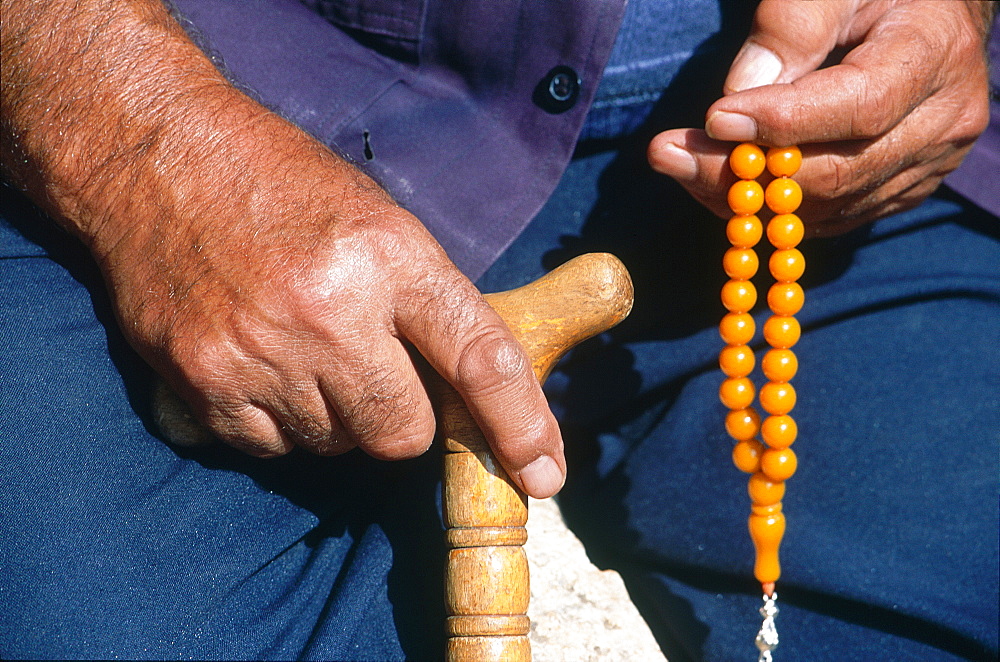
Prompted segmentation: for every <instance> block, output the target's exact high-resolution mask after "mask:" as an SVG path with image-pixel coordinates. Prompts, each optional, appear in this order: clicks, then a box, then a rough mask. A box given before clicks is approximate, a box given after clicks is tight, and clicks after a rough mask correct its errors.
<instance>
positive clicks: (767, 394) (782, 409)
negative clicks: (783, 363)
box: [751, 382, 795, 416]
mask: <svg viewBox="0 0 1000 662" xmlns="http://www.w3.org/2000/svg"><path fill="white" fill-rule="evenodd" d="M751 402H752V400H751ZM760 408H761V409H763V410H764V411H766V412H767V413H768V414H774V415H776V416H777V415H779V414H787V413H788V412H790V411H792V409H794V408H795V389H794V388H793V387H792V385H791V384H789V383H788V382H768V383H766V384H764V385H763V386H761V387H760Z"/></svg>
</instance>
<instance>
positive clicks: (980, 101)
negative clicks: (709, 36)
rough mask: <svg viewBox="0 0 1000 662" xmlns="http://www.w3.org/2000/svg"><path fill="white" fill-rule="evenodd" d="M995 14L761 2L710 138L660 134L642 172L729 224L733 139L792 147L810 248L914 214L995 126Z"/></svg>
mask: <svg viewBox="0 0 1000 662" xmlns="http://www.w3.org/2000/svg"><path fill="white" fill-rule="evenodd" d="M991 4H992V3H983V2H974V1H969V2H958V1H956V2H934V1H931V0H909V1H900V0H896V1H893V0H860V1H858V0H853V1H852V0H829V1H826V2H788V1H785V0H762V2H761V3H760V5H759V7H758V9H757V13H756V15H755V18H754V25H753V29H752V31H751V33H750V36H749V38H748V39H747V41H746V43H745V44H744V46H743V48H742V50H741V51H740V53H739V54H738V55H737V57H736V60H735V61H734V63H733V65H732V67H731V68H730V71H729V76H728V78H727V79H726V83H725V89H724V96H723V98H721V99H719V100H718V101H716V102H715V103H714V104H713V105H712V106H711V107H710V108H709V109H708V112H707V121H706V126H705V130H704V131H701V130H697V129H675V130H671V131H666V132H664V133H661V134H659V135H657V136H656V137H655V138H654V139H653V140H652V142H651V143H650V146H649V161H650V164H651V165H652V166H653V168H654V169H655V170H657V171H659V172H662V173H664V174H667V175H671V176H672V177H674V178H675V179H676V180H677V181H678V182H679V183H680V184H682V185H683V186H684V187H685V188H686V189H687V190H688V191H689V192H690V193H691V194H692V195H693V196H694V197H695V198H697V199H698V200H700V201H701V202H702V203H703V204H705V205H706V206H707V207H709V208H710V209H711V210H712V211H714V212H716V213H717V214H719V215H720V216H729V215H730V211H729V209H728V207H727V206H726V190H727V188H728V186H729V185H730V184H731V183H732V182H733V181H734V180H735V178H734V176H733V175H732V174H731V173H730V171H729V169H728V167H727V164H726V159H727V157H728V153H729V151H730V150H731V149H732V147H733V145H732V141H737V142H743V141H753V142H757V143H759V144H762V145H768V146H787V145H798V146H799V147H800V148H801V149H802V155H803V164H802V168H801V170H800V172H799V174H798V175H796V180H797V181H798V182H799V183H800V184H801V186H802V189H803V194H804V195H803V197H804V200H805V202H803V205H802V208H801V213H800V215H801V217H802V220H803V222H804V223H805V225H806V228H807V236H808V235H812V236H817V235H820V236H822V235H835V234H840V233H842V232H846V231H848V230H851V229H853V228H855V227H857V226H859V225H861V224H864V223H866V222H868V221H872V220H875V219H876V218H879V217H882V216H886V215H888V214H891V213H895V212H899V211H903V210H905V209H909V208H911V207H914V206H916V205H918V204H919V203H920V202H921V201H922V200H923V199H924V198H925V197H927V196H928V195H930V194H931V193H932V192H933V191H934V190H935V189H936V188H937V186H938V185H939V184H940V182H941V180H942V179H943V178H944V176H945V175H946V174H947V173H949V172H950V171H952V170H954V169H955V168H956V167H958V165H959V163H960V162H961V160H962V158H963V157H964V156H965V154H966V152H967V151H968V150H969V149H970V147H971V145H972V143H973V141H974V140H975V139H976V138H977V137H978V136H979V134H980V133H982V131H983V130H984V129H985V128H986V126H987V124H988V122H989V103H988V84H989V77H988V69H987V63H986V55H985V48H984V41H985V38H986V35H987V34H988V32H989V26H990V16H991V14H992V7H990V5H991ZM840 52H843V53H845V54H844V55H843V57H842V58H840V59H839V61H837V62H836V63H835V64H834V65H833V66H829V67H826V68H820V67H821V66H822V65H823V64H824V63H825V62H826V61H827V60H829V59H832V54H837V53H840Z"/></svg>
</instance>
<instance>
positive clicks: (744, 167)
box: [729, 143, 766, 179]
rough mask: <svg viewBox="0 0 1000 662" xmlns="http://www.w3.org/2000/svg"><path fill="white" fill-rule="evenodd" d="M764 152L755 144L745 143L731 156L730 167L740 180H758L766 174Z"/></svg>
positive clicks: (734, 150) (731, 153)
mask: <svg viewBox="0 0 1000 662" xmlns="http://www.w3.org/2000/svg"><path fill="white" fill-rule="evenodd" d="M765 161H766V159H765V157H764V151H763V150H762V149H761V148H760V147H757V145H754V144H753V143H743V144H742V145H737V146H736V147H735V148H733V151H732V152H730V154H729V167H730V168H732V170H733V173H734V174H735V175H736V176H737V177H739V178H740V179H757V178H758V177H760V176H761V174H762V173H763V172H764V167H765Z"/></svg>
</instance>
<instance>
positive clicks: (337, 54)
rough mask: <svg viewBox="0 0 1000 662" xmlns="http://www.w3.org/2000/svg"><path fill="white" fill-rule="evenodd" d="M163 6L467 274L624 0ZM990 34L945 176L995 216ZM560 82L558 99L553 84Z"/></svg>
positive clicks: (997, 114) (508, 228)
mask: <svg viewBox="0 0 1000 662" xmlns="http://www.w3.org/2000/svg"><path fill="white" fill-rule="evenodd" d="M175 4H176V5H177V7H178V8H179V9H180V11H181V12H182V13H183V14H184V15H185V16H186V17H187V18H188V19H190V21H191V22H192V23H193V24H194V25H195V26H197V30H198V31H200V32H201V34H202V36H203V41H205V42H207V44H203V45H207V46H208V48H209V49H211V50H214V51H216V52H217V53H218V54H220V55H221V56H222V59H223V61H224V63H225V65H226V67H227V69H228V70H229V73H230V74H231V75H232V77H233V78H235V79H236V80H237V81H239V82H241V83H243V84H245V85H246V86H248V87H249V88H251V90H252V92H253V93H254V94H255V95H256V96H257V97H258V98H259V99H260V100H261V101H262V102H263V103H265V104H266V105H268V106H269V107H271V108H272V109H274V110H275V111H277V112H279V113H280V114H282V115H283V116H285V117H286V118H288V119H289V120H291V121H293V122H295V123H296V124H298V125H299V126H301V127H303V128H304V129H306V130H307V131H309V132H310V133H312V134H313V135H314V136H315V137H316V138H318V139H319V140H321V141H322V142H324V143H326V144H327V145H329V146H331V147H332V148H333V149H334V150H335V151H337V152H338V153H340V154H342V155H344V156H346V157H347V158H349V159H351V160H352V161H354V162H355V163H356V164H357V165H358V166H359V167H361V168H362V169H363V170H364V171H366V172H367V173H368V174H370V175H371V176H372V177H374V178H375V179H376V180H377V181H378V182H379V183H380V184H382V185H383V186H384V187H385V188H386V189H387V190H388V191H389V193H390V194H391V195H393V197H394V198H395V199H396V200H397V201H398V202H399V203H400V204H401V205H403V206H404V207H406V208H407V209H409V210H410V211H411V212H413V213H414V214H415V215H416V216H417V217H418V218H420V220H421V221H422V222H423V223H424V225H426V226H427V228H428V229H429V230H430V231H431V232H432V233H433V234H434V236H435V237H436V238H437V240H438V241H439V242H440V243H441V245H442V246H443V247H444V248H445V250H446V251H447V252H448V255H449V256H450V257H451V259H452V260H453V261H454V262H455V263H456V264H457V265H458V266H459V268H460V269H462V271H463V272H465V273H466V275H468V276H469V277H470V278H472V279H473V280H474V279H476V278H478V277H479V276H480V275H481V274H482V273H483V272H484V271H485V270H486V268H487V267H489V265H490V264H491V263H492V262H493V261H494V260H495V259H496V257H497V256H498V255H499V254H500V253H501V252H502V251H503V250H504V249H505V248H506V247H507V246H508V245H509V244H510V242H511V241H513V240H514V238H515V237H517V235H518V234H519V233H520V232H521V230H522V229H523V228H524V226H525V225H526V224H527V223H528V221H529V220H530V219H531V218H532V217H533V216H534V215H535V213H536V212H537V211H538V210H539V209H540V208H541V206H542V204H544V202H545V201H546V199H547V198H548V196H549V195H550V194H551V192H552V190H553V189H554V188H555V186H556V183H557V182H558V180H559V178H560V176H561V175H562V172H563V170H564V169H565V167H566V164H567V163H568V161H569V159H570V157H571V155H572V153H573V149H574V146H575V145H576V142H577V138H578V136H579V135H580V130H581V127H582V126H583V124H584V120H585V119H586V117H587V113H588V110H589V109H590V107H591V103H592V101H593V99H594V94H595V91H596V88H597V84H598V82H599V81H600V80H601V75H602V72H603V70H604V68H605V64H606V63H607V62H608V58H609V55H610V54H611V51H612V46H613V44H614V42H615V36H616V34H617V32H618V29H619V26H620V24H621V21H622V16H623V14H624V5H625V2H624V0H546V1H545V2H518V1H515V0H433V1H431V0H395V1H393V0H304V2H302V1H300V0H176V3H175ZM678 20H684V17H683V16H679V17H678ZM331 23H332V24H334V25H336V26H337V27H334V25H331ZM998 36H1000V35H998V34H997V31H996V30H995V31H994V37H993V41H992V42H991V46H990V49H991V52H992V54H993V61H994V63H995V65H994V67H993V70H992V72H993V73H992V78H991V81H992V85H993V88H994V100H993V101H992V104H991V105H992V111H993V114H992V123H991V124H990V128H989V130H988V131H987V132H986V134H985V135H984V136H983V137H982V138H981V139H980V141H979V142H978V143H977V144H976V146H975V148H974V149H973V151H972V152H971V154H970V155H969V156H968V158H967V159H966V162H965V163H964V164H963V166H962V167H961V168H960V169H959V170H957V171H956V172H954V173H952V175H950V176H949V177H948V179H947V183H948V184H949V185H950V186H951V187H952V188H953V189H954V190H956V191H958V192H960V193H961V194H963V195H965V196H967V197H968V198H970V199H971V200H973V201H974V202H976V203H977V204H979V205H981V206H983V207H984V208H986V209H988V210H990V211H992V212H993V213H1000V192H998V190H997V189H998V184H997V179H998V178H997V173H998V169H1000V107H998V103H997V101H996V100H995V96H996V90H997V89H1000V83H998V79H1000V73H998V72H1000V70H998V67H997V66H996V63H1000V42H998ZM559 74H562V78H561V79H559V80H556V76H558V75H559ZM577 82H579V84H578V85H577ZM550 83H552V84H551V85H550ZM555 83H559V84H555ZM564 93H565V95H567V96H566V99H565V100H563V101H560V100H559V99H558V98H555V97H553V96H552V95H553V94H556V95H557V96H558V95H561V94H564Z"/></svg>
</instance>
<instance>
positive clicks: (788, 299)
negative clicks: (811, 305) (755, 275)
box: [747, 283, 806, 315]
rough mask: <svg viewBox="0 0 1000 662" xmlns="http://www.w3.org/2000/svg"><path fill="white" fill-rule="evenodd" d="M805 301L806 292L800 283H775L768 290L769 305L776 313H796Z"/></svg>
mask: <svg viewBox="0 0 1000 662" xmlns="http://www.w3.org/2000/svg"><path fill="white" fill-rule="evenodd" d="M755 300H756V299H755ZM805 301H806V294H805V292H803V291H802V286H801V285H799V284H798V283H775V284H774V285H772V286H771V287H770V288H769V289H768V290H767V306H768V308H770V309H771V312H772V313H774V314H775V315H794V314H795V313H797V312H799V311H800V310H802V304H804V303H805ZM747 310H749V308H748V309H747Z"/></svg>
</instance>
